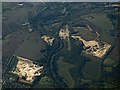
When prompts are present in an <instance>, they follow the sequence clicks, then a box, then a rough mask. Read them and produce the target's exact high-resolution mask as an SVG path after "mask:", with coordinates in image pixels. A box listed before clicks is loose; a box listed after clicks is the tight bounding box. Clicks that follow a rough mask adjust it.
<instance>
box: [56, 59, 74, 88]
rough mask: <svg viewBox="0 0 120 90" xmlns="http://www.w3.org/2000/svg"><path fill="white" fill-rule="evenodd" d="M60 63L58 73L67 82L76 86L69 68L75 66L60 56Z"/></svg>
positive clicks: (71, 85)
mask: <svg viewBox="0 0 120 90" xmlns="http://www.w3.org/2000/svg"><path fill="white" fill-rule="evenodd" d="M57 63H58V73H59V75H60V76H61V77H62V78H63V79H64V81H65V82H66V83H67V85H68V86H69V87H70V88H72V87H73V86H74V80H73V79H72V77H71V75H70V73H69V70H70V69H71V68H72V67H73V65H72V64H69V63H67V62H64V61H63V57H60V58H59V60H58V61H57Z"/></svg>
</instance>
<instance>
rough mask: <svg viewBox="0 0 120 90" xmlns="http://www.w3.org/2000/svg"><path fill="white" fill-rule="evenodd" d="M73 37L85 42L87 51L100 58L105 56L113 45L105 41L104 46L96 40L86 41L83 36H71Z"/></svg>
mask: <svg viewBox="0 0 120 90" xmlns="http://www.w3.org/2000/svg"><path fill="white" fill-rule="evenodd" d="M71 37H72V38H74V39H77V40H80V41H82V42H83V44H84V49H85V53H87V54H91V55H94V56H97V57H99V58H101V57H103V56H104V55H105V54H106V52H107V51H108V50H109V48H110V47H111V45H110V44H108V43H105V42H104V45H103V47H100V45H99V43H98V42H97V41H96V40H90V41H86V40H84V39H83V38H81V36H71Z"/></svg>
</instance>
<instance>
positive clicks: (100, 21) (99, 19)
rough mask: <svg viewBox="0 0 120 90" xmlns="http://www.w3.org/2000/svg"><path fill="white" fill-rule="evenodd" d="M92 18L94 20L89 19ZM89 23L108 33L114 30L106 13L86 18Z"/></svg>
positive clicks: (93, 14) (92, 14)
mask: <svg viewBox="0 0 120 90" xmlns="http://www.w3.org/2000/svg"><path fill="white" fill-rule="evenodd" d="M89 16H92V17H93V18H89ZM85 17H86V18H87V19H88V20H89V21H91V22H93V23H94V24H95V25H97V26H98V27H100V28H101V29H102V30H104V31H105V32H106V33H107V32H108V33H109V31H110V30H111V29H112V22H111V21H110V20H109V18H107V16H106V14H105V13H91V14H87V15H86V16H85Z"/></svg>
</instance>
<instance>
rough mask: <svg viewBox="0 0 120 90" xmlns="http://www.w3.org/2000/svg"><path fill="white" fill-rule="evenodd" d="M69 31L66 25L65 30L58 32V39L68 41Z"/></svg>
mask: <svg viewBox="0 0 120 90" xmlns="http://www.w3.org/2000/svg"><path fill="white" fill-rule="evenodd" d="M69 36H70V35H69V30H68V25H66V28H65V29H61V30H60V32H59V37H60V38H61V39H67V40H68V39H69Z"/></svg>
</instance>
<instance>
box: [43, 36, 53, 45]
mask: <svg viewBox="0 0 120 90" xmlns="http://www.w3.org/2000/svg"><path fill="white" fill-rule="evenodd" d="M42 39H43V40H44V41H45V42H47V43H48V44H49V45H51V46H52V44H53V41H54V39H55V38H52V37H49V36H46V35H43V36H42Z"/></svg>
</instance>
